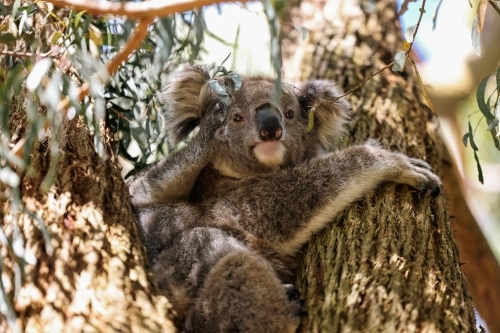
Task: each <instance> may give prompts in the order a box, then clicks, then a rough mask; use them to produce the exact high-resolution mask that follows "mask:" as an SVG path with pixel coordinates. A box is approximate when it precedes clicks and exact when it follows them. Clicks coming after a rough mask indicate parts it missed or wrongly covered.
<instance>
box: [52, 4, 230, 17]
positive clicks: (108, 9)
mask: <svg viewBox="0 0 500 333" xmlns="http://www.w3.org/2000/svg"><path fill="white" fill-rule="evenodd" d="M227 1H228V0H174V1H172V0H170V1H164V0H163V1H162V0H153V1H147V2H127V3H120V2H108V1H102V2H97V1H85V0H52V1H51V2H52V3H53V4H54V5H56V6H59V7H63V6H68V7H71V8H74V9H76V10H79V11H82V10H86V11H87V12H88V13H90V14H94V15H123V16H127V17H130V18H137V19H143V18H151V17H163V16H167V15H170V14H173V13H177V12H183V11H186V10H190V9H193V8H198V7H202V6H208V5H212V4H215V3H221V2H227Z"/></svg>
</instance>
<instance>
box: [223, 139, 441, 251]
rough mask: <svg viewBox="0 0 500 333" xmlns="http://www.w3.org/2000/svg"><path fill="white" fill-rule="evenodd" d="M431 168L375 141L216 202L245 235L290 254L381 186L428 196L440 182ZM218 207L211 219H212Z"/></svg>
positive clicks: (240, 187) (247, 182)
mask: <svg viewBox="0 0 500 333" xmlns="http://www.w3.org/2000/svg"><path fill="white" fill-rule="evenodd" d="M430 169H431V168H430V166H429V165H428V164H427V163H426V162H424V161H422V160H419V159H414V158H410V157H408V156H406V155H404V154H401V153H395V152H391V151H388V150H386V149H383V148H381V147H380V146H379V145H378V144H376V142H373V141H370V142H368V143H367V144H365V145H360V146H354V147H350V148H348V149H345V150H342V151H339V152H335V153H331V154H329V155H326V156H324V157H321V158H316V159H313V160H311V161H309V162H308V163H304V164H302V165H300V166H297V167H295V168H292V169H286V170H282V171H280V172H277V173H274V174H272V175H268V176H264V177H260V178H252V179H244V180H241V181H239V182H238V183H237V184H236V186H235V187H234V190H232V191H231V192H230V193H228V194H227V195H226V196H225V197H224V199H223V200H221V201H220V203H219V204H220V207H231V209H233V210H234V211H235V213H234V215H238V221H237V223H239V224H240V225H241V226H242V227H243V228H244V229H245V230H247V231H249V232H250V233H252V234H253V235H255V236H256V237H257V238H261V239H265V240H267V241H269V243H271V244H273V246H274V248H275V249H276V250H277V251H278V252H279V253H284V254H292V255H293V254H294V253H296V251H297V250H298V249H299V248H300V247H301V246H302V245H303V244H304V243H306V242H307V241H308V240H309V239H310V237H311V235H312V234H314V233H315V232H317V231H319V230H320V229H322V228H323V227H324V226H325V225H326V224H327V223H328V222H330V221H331V220H332V219H333V218H334V217H335V216H336V215H337V214H338V213H339V212H341V211H342V210H344V209H345V208H346V207H348V206H349V205H350V204H352V203H353V202H354V201H356V200H359V199H361V198H362V197H363V196H365V195H366V194H368V193H370V192H372V191H373V190H374V189H375V188H376V187H377V186H378V185H380V184H381V183H383V182H396V183H399V184H407V185H410V186H413V187H414V188H416V189H417V190H420V191H422V192H430V193H431V195H432V196H433V197H435V196H437V195H438V194H439V192H440V187H441V181H440V180H439V178H438V177H437V176H436V175H434V174H433V173H432V172H431V170H430ZM218 209H219V208H218V207H214V210H213V215H214V217H216V216H217V211H218Z"/></svg>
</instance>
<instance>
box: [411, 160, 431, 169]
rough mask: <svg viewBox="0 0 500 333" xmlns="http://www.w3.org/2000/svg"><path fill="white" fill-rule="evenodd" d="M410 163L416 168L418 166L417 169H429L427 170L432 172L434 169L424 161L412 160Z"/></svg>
mask: <svg viewBox="0 0 500 333" xmlns="http://www.w3.org/2000/svg"><path fill="white" fill-rule="evenodd" d="M410 163H411V164H413V165H414V166H417V167H420V168H424V169H427V170H432V167H431V165H430V164H429V163H427V162H426V161H424V160H420V159H418V158H410Z"/></svg>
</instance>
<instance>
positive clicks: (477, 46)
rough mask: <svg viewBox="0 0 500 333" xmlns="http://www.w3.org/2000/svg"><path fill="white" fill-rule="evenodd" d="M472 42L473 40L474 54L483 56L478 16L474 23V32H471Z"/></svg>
mask: <svg viewBox="0 0 500 333" xmlns="http://www.w3.org/2000/svg"><path fill="white" fill-rule="evenodd" d="M471 40H472V48H473V49H474V52H475V53H476V54H477V55H478V56H481V35H480V33H479V31H478V19H477V16H476V18H475V19H474V22H472V30H471Z"/></svg>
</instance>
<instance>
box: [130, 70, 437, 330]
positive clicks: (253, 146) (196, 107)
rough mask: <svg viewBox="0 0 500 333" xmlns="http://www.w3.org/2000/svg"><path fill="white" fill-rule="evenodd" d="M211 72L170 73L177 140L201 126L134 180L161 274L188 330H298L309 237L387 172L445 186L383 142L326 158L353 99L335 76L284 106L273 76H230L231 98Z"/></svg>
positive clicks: (168, 112) (168, 114)
mask: <svg viewBox="0 0 500 333" xmlns="http://www.w3.org/2000/svg"><path fill="white" fill-rule="evenodd" d="M209 79H210V75H209V74H208V72H207V71H206V70H205V69H204V68H203V67H201V66H193V65H184V66H182V67H181V68H179V69H178V70H177V71H175V72H174V73H172V74H171V75H170V76H169V77H168V78H167V80H166V81H165V86H164V90H163V96H164V100H165V114H164V118H165V124H164V125H165V128H166V130H167V132H168V133H169V134H170V138H171V141H172V144H175V143H177V142H179V141H181V140H183V139H185V138H186V137H187V135H188V134H189V133H190V132H191V131H192V130H193V129H194V128H199V131H198V133H197V135H196V136H195V137H194V138H193V139H192V140H191V141H190V142H189V143H188V144H187V146H186V147H185V148H184V149H182V150H180V151H177V152H175V153H173V154H172V155H171V156H169V157H168V158H167V159H166V160H164V161H161V162H160V163H158V164H156V165H154V166H153V167H151V168H150V169H148V170H147V171H146V172H144V173H142V174H140V175H138V176H137V177H136V179H135V180H134V181H133V182H132V183H131V184H130V193H131V202H132V205H133V207H134V210H135V212H136V216H137V219H138V224H139V230H140V232H141V237H142V239H143V241H144V244H145V246H146V248H147V251H148V257H149V260H150V261H151V266H152V271H153V275H154V277H155V279H156V281H157V282H158V285H159V287H160V289H161V290H162V292H163V293H164V294H165V295H166V296H167V297H168V298H169V300H170V301H171V302H172V304H173V305H174V308H175V310H176V311H177V312H178V314H179V316H178V317H177V321H176V324H177V325H178V326H179V327H180V328H181V329H183V330H184V331H186V332H206V333H211V332H214V333H215V332H228V333H229V332H252V333H255V332H270V333H273V332H276V333H278V332H280V333H283V332H294V331H295V329H296V328H297V327H298V324H299V317H298V314H299V310H300V302H298V300H297V299H295V298H294V297H291V295H294V294H296V293H294V292H290V290H292V289H293V286H292V285H291V283H292V281H293V266H294V264H293V255H295V254H296V253H297V251H298V250H299V249H300V248H301V247H302V246H303V245H304V243H305V242H307V241H308V240H309V239H310V237H311V235H312V234H314V233H316V232H318V231H320V230H321V229H322V228H323V227H324V226H325V225H326V224H327V223H329V222H330V221H331V220H332V219H333V218H335V216H336V215H337V214H338V213H339V212H341V211H342V210H343V209H345V208H346V207H347V206H348V205H350V204H351V203H352V202H353V201H355V200H358V199H360V198H362V197H363V196H364V195H366V194H367V193H369V192H370V191H372V190H373V189H375V188H376V186H378V185H379V184H380V183H382V182H384V181H394V182H398V183H403V184H408V185H411V186H413V187H415V188H417V189H420V190H427V189H431V192H432V194H433V195H436V194H438V193H439V188H440V184H441V183H440V180H439V178H437V177H436V176H435V175H434V174H432V172H431V171H430V167H429V165H428V164H427V163H425V162H423V161H420V160H417V159H412V158H409V157H407V156H405V155H403V154H398V153H392V152H390V151H387V150H385V149H383V148H381V147H380V146H379V145H377V144H376V143H374V142H368V143H367V144H365V145H360V146H354V147H350V148H348V149H345V150H342V151H339V152H335V153H331V154H326V155H324V154H323V152H324V151H326V150H328V148H329V146H330V145H331V144H332V143H333V142H335V141H336V140H338V139H339V138H340V137H342V135H343V134H345V130H344V125H345V123H346V122H347V120H348V114H349V108H350V106H349V104H348V103H347V101H346V100H345V99H343V98H342V99H337V96H340V95H341V92H340V90H338V88H337V87H336V86H335V85H334V84H333V83H332V82H329V81H310V82H306V83H304V84H300V87H299V89H296V90H294V92H293V93H289V92H283V94H282V96H281V99H280V100H279V101H278V103H277V104H275V101H274V96H273V92H274V82H273V80H272V79H269V78H266V77H260V76H257V77H247V78H244V79H243V83H242V86H241V89H240V90H238V91H236V90H235V89H234V88H235V87H234V84H232V81H231V79H230V78H228V77H221V78H219V79H220V81H221V82H224V83H225V84H224V86H226V87H228V89H229V90H230V91H229V92H228V95H229V96H230V98H231V103H230V104H229V105H226V104H224V102H223V101H222V99H221V96H220V95H218V93H217V92H215V91H213V90H212V89H211V88H210V85H209V84H208V83H207V82H208V80H209ZM295 92H297V93H295ZM313 107H314V108H315V113H314V117H315V121H314V124H315V125H314V127H313V129H312V130H311V131H307V122H308V121H307V114H308V112H309V111H310V110H311V108H313Z"/></svg>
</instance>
